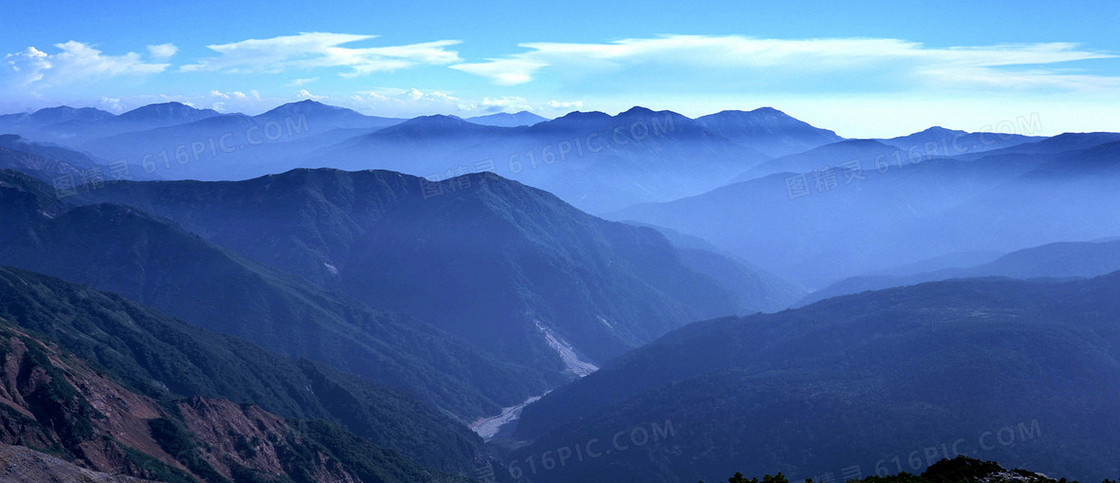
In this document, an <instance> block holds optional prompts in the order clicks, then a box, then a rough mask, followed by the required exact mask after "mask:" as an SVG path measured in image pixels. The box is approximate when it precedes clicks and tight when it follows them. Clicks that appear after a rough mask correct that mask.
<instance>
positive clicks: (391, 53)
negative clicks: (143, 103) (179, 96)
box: [180, 32, 461, 76]
mask: <svg viewBox="0 0 1120 483" xmlns="http://www.w3.org/2000/svg"><path fill="white" fill-rule="evenodd" d="M376 37H377V36H376V35H353V34H337V33H328V32H303V33H300V34H299V35H286V36H280V37H273V38H269V39H249V40H242V41H240V42H233V43H229V44H220V45H209V46H207V47H208V48H209V49H210V50H213V51H215V52H217V53H218V54H219V56H217V57H209V58H204V59H199V60H198V61H197V63H195V64H188V65H184V66H182V67H180V70H183V71H222V72H253V73H278V72H284V71H286V70H289V69H304V70H306V69H314V68H322V67H345V68H349V69H350V70H349V71H348V72H344V73H343V74H342V75H344V76H358V75H365V74H369V73H372V72H381V71H393V70H399V69H405V68H408V67H413V66H417V65H447V64H452V63H455V62H460V61H461V59H460V58H459V54H458V53H457V52H455V51H453V50H447V47H450V46H452V45H457V44H459V43H460V42H459V41H457V40H439V41H435V42H424V43H419V44H409V45H395V46H383V47H362V48H355V47H343V45H346V44H351V43H354V42H358V41H364V40H370V39H373V38H376Z"/></svg>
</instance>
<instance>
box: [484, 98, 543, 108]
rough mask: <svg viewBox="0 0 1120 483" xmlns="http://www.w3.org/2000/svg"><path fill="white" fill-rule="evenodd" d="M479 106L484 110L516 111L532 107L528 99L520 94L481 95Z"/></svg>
mask: <svg viewBox="0 0 1120 483" xmlns="http://www.w3.org/2000/svg"><path fill="white" fill-rule="evenodd" d="M479 106H480V107H481V108H482V109H483V110H484V111H486V112H517V111H531V110H532V109H533V106H532V105H531V104H530V103H529V101H527V100H525V98H524V97H520V96H502V97H483V98H482V101H481V102H479Z"/></svg>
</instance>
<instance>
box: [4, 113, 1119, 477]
mask: <svg viewBox="0 0 1120 483" xmlns="http://www.w3.org/2000/svg"><path fill="white" fill-rule="evenodd" d="M1015 127H1016V129H1014V130H1015V131H1016V132H1014V133H1011V132H1007V130H1006V129H1004V130H1002V131H1000V132H978V133H969V132H964V131H957V130H950V129H945V128H940V127H932V128H929V129H926V130H923V131H919V132H917V133H914V134H911V135H907V136H901V137H895V138H884V139H845V138H842V137H840V136H839V135H837V134H836V133H835V132H833V131H831V130H828V129H824V128H821V127H815V126H812V125H809V124H807V123H805V122H802V121H800V120H797V119H795V118H793V117H791V116H788V115H786V114H785V113H783V112H781V111H779V110H777V109H773V108H759V109H755V110H750V111H742V110H726V111H721V112H718V113H715V114H710V115H706V116H700V117H697V118H695V119H693V118H689V117H686V116H683V115H681V114H678V113H675V112H672V111H654V110H651V109H646V108H643V107H633V108H631V109H628V110H626V111H623V112H621V113H618V114H617V115H611V114H607V113H603V112H579V111H576V112H572V113H569V114H566V115H564V116H561V117H558V118H556V119H546V118H542V117H539V116H536V115H535V114H532V113H529V112H526V111H522V112H517V113H497V114H493V115H487V116H479V117H473V118H468V119H462V118H459V117H455V116H446V115H431V116H421V117H417V118H413V119H395V118H384V117H376V116H368V115H365V114H362V113H359V112H356V111H353V110H349V109H345V108H340V107H334V106H329V105H325V104H322V103H319V102H316V101H310V100H308V101H301V102H296V103H291V104H285V105H282V106H278V107H276V108H275V109H272V110H270V111H267V112H265V113H262V114H259V115H255V116H249V115H243V114H238V113H232V114H231V113H219V112H216V111H213V110H203V109H196V108H194V107H191V106H187V105H185V104H179V103H162V104H153V105H149V106H144V107H141V108H138V109H135V110H132V111H128V112H126V113H123V114H120V115H114V114H111V113H108V112H104V111H99V110H96V109H88V108H87V109H73V108H67V107H59V108H52V109H44V110H41V111H37V112H34V113H25V114H12V115H4V116H0V332H2V335H3V341H0V349H3V356H4V358H5V361H7V362H6V363H5V364H6V365H5V366H4V368H3V370H4V372H3V374H0V376H2V379H3V381H0V386H2V387H0V407H2V408H3V409H4V410H5V411H7V412H4V413H3V414H4V415H3V421H0V427H2V428H5V430H4V431H5V432H4V433H3V434H2V435H0V443H4V444H8V445H22V446H27V447H30V448H32V449H35V450H37V451H45V452H49V453H51V454H54V455H56V456H57V457H59V458H61V460H62V461H65V462H69V463H72V464H75V465H78V466H80V467H83V468H85V469H88V470H91V471H92V470H96V471H101V472H107V473H113V474H123V475H131V476H136V477H141V478H155V479H170V480H175V479H180V480H184V481H190V480H192V479H200V480H206V481H222V480H223V479H228V480H243V479H251V478H256V477H262V476H261V475H265V474H269V475H273V476H276V477H279V478H288V479H291V480H295V481H314V480H321V479H324V478H333V479H346V478H352V479H355V478H356V479H361V480H363V481H371V480H372V481H378V480H381V481H457V480H461V479H468V478H473V479H478V480H482V481H487V479H488V478H490V476H489V475H490V474H491V473H493V474H494V475H495V478H497V479H498V480H499V481H507V480H510V479H511V478H512V480H520V481H629V480H633V479H643V480H652V481H696V480H698V479H702V478H703V479H712V478H716V479H721V478H724V477H726V476H727V475H730V474H733V473H735V472H736V471H743V472H747V473H749V474H758V475H761V474H763V473H774V472H777V471H782V472H783V473H784V474H786V475H790V476H794V477H798V478H809V477H814V476H817V475H822V474H825V473H829V472H831V473H835V474H836V475H839V474H841V470H842V469H844V468H850V467H852V466H853V465H862V468H863V473H864V476H867V475H870V474H874V473H877V472H878V467H880V466H882V464H880V463H882V462H883V461H888V462H891V463H890V464H891V465H894V463H893V460H892V459H891V458H893V457H894V456H896V455H902V457H901V463H899V465H897V468H896V467H895V466H891V467H890V470H891V471H890V472H891V473H893V472H897V471H902V470H907V471H913V472H919V470H920V469H921V468H922V467H925V466H928V465H930V464H932V463H934V462H936V461H937V459H940V457H946V458H949V457H952V456H955V455H954V454H949V448H954V450H955V448H957V447H960V445H956V446H954V443H956V442H957V441H958V440H960V439H963V440H964V441H965V443H961V444H964V445H971V446H969V447H968V448H967V449H969V450H970V451H971V450H975V451H974V452H975V453H976V454H975V455H974V454H970V456H976V455H979V456H981V457H983V458H985V459H996V460H999V461H1000V462H1001V463H1003V464H1006V465H1019V466H1027V467H1030V468H1032V469H1037V470H1039V471H1043V472H1046V473H1047V474H1048V475H1051V476H1055V475H1057V476H1069V477H1073V478H1080V479H1083V480H1088V479H1100V478H1105V477H1115V476H1116V474H1117V472H1120V468H1117V467H1116V465H1115V461H1112V460H1110V459H1109V458H1110V455H1112V454H1115V453H1116V452H1117V451H1120V440H1118V439H1117V437H1116V435H1117V434H1120V427H1118V426H1117V424H1118V420H1117V419H1116V418H1115V414H1120V408H1117V407H1116V404H1117V403H1116V401H1120V398H1118V397H1117V396H1118V394H1116V387H1120V386H1118V385H1117V383H1118V382H1120V372H1117V370H1116V368H1117V367H1120V364H1118V363H1117V357H1118V356H1120V354H1117V353H1116V349H1115V348H1116V347H1120V339H1118V337H1120V331H1118V329H1117V327H1120V326H1117V324H1116V323H1117V321H1118V320H1120V307H1118V306H1117V305H1116V301H1117V300H1120V283H1118V280H1117V271H1118V270H1120V258H1118V257H1120V251H1118V248H1117V243H1118V242H1117V241H1116V237H1118V236H1120V197H1117V196H1116V193H1117V192H1118V189H1120V134H1115V133H1066V134H1062V135H1058V136H1053V137H1039V136H1037V134H1038V132H1037V126H1036V125H1035V124H1034V121H1033V120H1030V119H1027V120H1024V121H1023V122H1021V123H1020V124H1018V125H1017V126H1015ZM996 277H1001V278H996ZM793 307H797V308H795V309H794V308H793ZM600 368H601V369H600ZM538 398H539V399H538ZM110 399H111V400H112V401H113V402H111V403H105V402H104V401H106V400H110ZM122 401H123V402H122ZM122 404H123V405H122ZM129 411H132V412H135V413H136V414H139V415H140V416H137V417H128V418H122V417H118V416H117V415H118V414H123V413H128V412H129ZM1006 427H1010V428H1012V431H1013V432H1014V435H1013V436H1014V437H1015V440H1014V441H1013V442H1014V444H995V446H994V447H989V446H990V445H988V444H987V443H989V442H991V440H990V439H983V438H984V437H983V436H982V435H983V434H984V431H990V432H992V435H993V436H992V437H997V436H998V435H999V434H1000V431H1002V430H1003V428H1006ZM8 428H15V429H8ZM471 428H474V429H476V430H477V431H478V434H476V433H475V432H472V431H471ZM636 428H640V429H641V431H638V430H637V429H636ZM620 432H622V433H620ZM618 434H624V436H626V438H630V440H629V444H628V445H626V448H625V449H623V448H620V447H618V446H617V442H615V441H614V440H613V439H612V438H615V437H616V436H617V435H618ZM635 434H639V435H640V434H645V435H646V436H647V437H648V438H649V439H646V440H643V442H641V443H640V444H639V443H637V442H636V441H635V440H633V439H632V438H635V437H636V436H635ZM483 437H485V440H484V438H483ZM590 441H598V443H597V444H599V445H600V446H599V448H598V449H600V450H602V451H601V452H600V453H599V454H600V455H599V456H595V457H590V455H589V454H586V452H587V451H589V448H590V446H588V444H589V442H590ZM996 441H997V443H999V440H998V439H997V440H996ZM934 446H935V447H937V448H938V452H937V455H935V456H938V458H934V457H933V456H927V455H926V451H925V450H926V448H929V447H934ZM941 446H945V448H941ZM576 447H579V450H580V451H581V455H582V457H581V458H580V459H579V460H578V461H577V460H576V459H575V456H572V455H573V454H574V453H573V452H574V451H575V448H576ZM561 448H566V449H565V450H563V452H562V451H561ZM608 449H610V450H613V451H614V452H613V454H609V455H608V454H607V453H606V450H608ZM915 450H917V451H919V452H920V454H921V456H920V457H919V460H920V461H919V462H920V463H922V465H920V466H921V467H909V468H907V467H905V466H903V464H909V463H910V461H909V460H908V459H907V456H908V455H910V454H911V453H912V452H914V451H915ZM564 453H566V454H568V456H567V457H566V458H565V459H563V461H562V462H558V460H557V458H560V457H561V455H562V454H564ZM223 454H228V455H227V456H223ZM546 455H548V458H550V461H552V462H553V463H555V464H546V463H545V462H544V460H545V457H546ZM546 465H547V466H546ZM911 466H913V465H911ZM254 475H255V476H254ZM834 476H835V475H834ZM814 479H815V480H817V481H821V478H819V477H817V478H814Z"/></svg>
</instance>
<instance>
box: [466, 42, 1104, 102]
mask: <svg viewBox="0 0 1120 483" xmlns="http://www.w3.org/2000/svg"><path fill="white" fill-rule="evenodd" d="M520 46H521V47H524V48H527V49H530V50H529V51H528V52H523V53H519V54H513V55H510V56H506V57H501V58H493V59H488V60H486V61H484V62H476V63H459V64H454V65H451V66H450V67H451V68H452V69H457V70H460V71H463V72H468V73H471V74H475V75H479V76H483V77H487V78H489V79H491V80H492V81H493V82H494V83H496V84H499V85H515V84H524V83H527V82H531V81H532V80H534V78H535V77H537V76H539V75H541V74H542V73H543V72H546V71H552V72H554V73H556V74H557V75H565V76H572V75H573V73H605V72H615V71H623V70H626V69H639V68H645V69H665V70H668V71H671V72H673V73H675V74H677V75H679V76H682V77H688V78H699V79H701V80H703V79H704V78H705V77H708V76H711V75H713V74H715V75H723V76H726V75H734V74H743V75H758V76H766V75H772V74H774V73H778V74H779V75H787V76H792V77H798V76H800V77H808V76H819V75H822V74H825V75H827V74H832V73H856V72H871V73H874V75H875V76H876V79H875V80H879V79H883V78H889V79H893V81H894V83H895V84H905V85H909V86H925V87H930V86H938V85H941V84H946V83H947V84H951V85H953V86H981V87H1001V88H1061V89H1086V88H1087V89H1093V88H1099V87H1109V88H1111V87H1117V86H1120V82H1118V80H1120V78H1117V77H1107V76H1095V75H1084V74H1080V75H1079V74H1070V73H1067V72H1063V71H1058V70H1053V69H1045V68H1043V67H1044V66H1048V65H1051V64H1058V63H1064V62H1072V61H1078V60H1087V59H1106V58H1114V57H1115V56H1114V55H1112V54H1109V53H1104V52H1095V51H1089V50H1084V49H1080V48H1079V47H1078V45H1076V44H1071V43H1037V44H1001V45H993V46H980V47H951V48H931V47H926V46H925V45H923V44H920V43H916V42H908V41H904V40H898V39H875V38H839V39H835V38H834V39H804V40H782V39H758V38H752V37H743V36H735V35H732V36H703V35H667V36H661V37H656V38H641V39H626V40H619V41H615V42H609V43H549V42H538V43H525V44H520ZM1022 66H1035V67H1037V68H1035V69H1033V70H1030V71H1023V70H1016V69H1009V67H1022ZM628 72H629V71H628ZM659 72H661V73H663V72H664V70H663V71H659ZM818 82H819V81H818ZM819 83H820V84H827V83H826V82H819Z"/></svg>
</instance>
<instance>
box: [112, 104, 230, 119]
mask: <svg viewBox="0 0 1120 483" xmlns="http://www.w3.org/2000/svg"><path fill="white" fill-rule="evenodd" d="M217 115H218V111H215V110H213V109H198V108H196V107H194V106H191V105H188V104H183V103H182V102H176V101H170V102H164V103H159V104H148V105H146V106H141V107H138V108H136V109H133V110H131V111H128V112H126V113H124V114H121V115H120V116H118V118H119V119H122V120H128V121H148V120H182V121H197V120H200V119H205V118H207V117H214V116H217Z"/></svg>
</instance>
